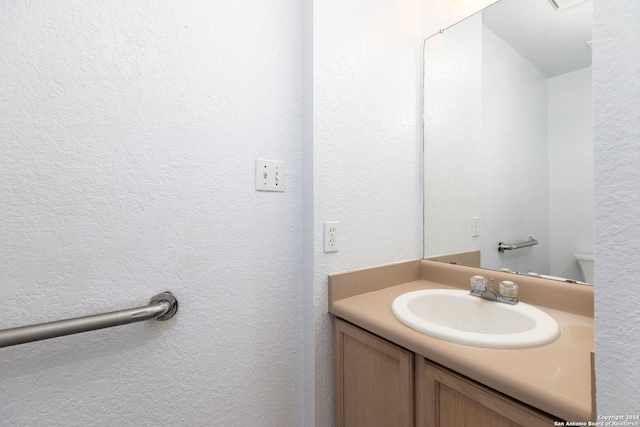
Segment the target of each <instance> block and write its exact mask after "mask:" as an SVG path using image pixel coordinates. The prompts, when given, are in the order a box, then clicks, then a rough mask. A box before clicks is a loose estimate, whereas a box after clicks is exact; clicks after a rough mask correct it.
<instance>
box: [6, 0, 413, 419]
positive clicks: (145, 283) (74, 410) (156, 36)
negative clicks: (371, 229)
mask: <svg viewBox="0 0 640 427" xmlns="http://www.w3.org/2000/svg"><path fill="white" fill-rule="evenodd" d="M301 16H302V11H301V2H299V1H294V0H274V1H270V2H263V1H249V0H242V1H236V2H219V1H217V2H211V1H204V0H188V1H168V2H161V3H158V2H154V1H146V0H142V1H135V2H130V1H119V0H114V1H108V2H104V1H95V0H82V1H66V2H47V1H41V0H25V1H20V2H2V3H1V4H0V56H1V57H2V61H1V62H0V87H1V90H0V152H1V153H2V155H1V156H0V200H1V201H2V202H1V204H2V212H3V213H2V215H0V294H1V295H2V305H3V307H2V311H1V312H0V325H1V327H3V328H5V327H10V326H18V325H25V324H31V323H36V322H42V321H47V320H56V319H62V318H67V317H73V316H80V315H84V314H91V313H99V312H105V311H111V310H116V309H121V308H128V307H134V306H138V305H144V304H146V303H147V302H148V300H149V298H151V296H153V295H154V294H155V293H157V292H159V291H164V290H171V291H172V292H174V293H175V294H176V296H177V297H178V299H179V302H180V310H179V312H178V315H177V317H176V318H174V319H172V320H170V321H168V322H166V323H160V322H154V321H151V322H146V323H144V324H136V325H129V326H123V327H119V328H114V329H109V330H103V331H97V332H92V333H86V334H81V335H75V336H71V337H65V338H58V339H55V340H49V341H45V342H40V343H32V344H25V345H21V346H17V347H12V348H6V349H2V350H0V396H1V397H0V426H3V427H4V426H6V427H9V426H11V427H13V426H40V425H47V426H65V427H68V426H83V427H84V426H89V425H114V426H115V425H117V426H133V425H136V426H154V427H155V426H179V425H189V426H296V425H303V408H304V405H303V388H304V380H305V374H304V372H306V370H307V369H304V368H303V357H302V355H303V348H302V342H303V340H302V334H303V329H302V321H303V314H302V309H303V301H302V293H301V288H303V287H304V286H305V283H304V282H303V274H302V269H303V259H302V252H303V246H302V245H303V243H302V239H301V236H302V200H303V196H302V194H303V188H304V187H303V185H305V182H303V180H302V164H301V163H302V158H303V156H302V150H303V145H302V143H301V139H302V137H303V132H302V112H301V111H302V110H303V105H302V94H301V87H302V77H301V72H302V51H303V46H302V44H301V43H302V29H301V26H302V22H301ZM304 49H309V48H304ZM410 65H412V64H410ZM409 104H411V103H410V102H409ZM409 123H411V119H410V120H409ZM398 145H400V146H401V147H402V145H403V144H402V143H400V144H398ZM407 145H408V144H407ZM412 148H414V147H412ZM407 150H408V148H407V147H404V148H401V152H402V153H404V152H405V151H407ZM256 157H265V158H272V159H277V160H284V161H285V162H286V174H287V175H286V191H285V192H284V193H276V194H274V193H258V192H256V191H254V159H255V158H256ZM356 160H357V159H356ZM398 161H399V160H398ZM414 181H415V180H414ZM410 185H411V184H410ZM413 185H415V183H414V184H413ZM406 191H407V192H408V191H409V190H406ZM407 221H408V223H409V224H411V226H412V227H413V228H415V227H416V224H418V223H419V221H417V219H414V218H413V217H408V218H407ZM387 230H389V228H387ZM404 234H406V233H404ZM402 237H404V235H402ZM403 243H405V242H404V241H403ZM347 246H348V245H347ZM408 246H410V247H411V248H413V246H415V245H408ZM402 255H403V256H404V255H405V254H402ZM373 261H377V260H373ZM306 286H311V284H310V283H308V282H307V284H306Z"/></svg>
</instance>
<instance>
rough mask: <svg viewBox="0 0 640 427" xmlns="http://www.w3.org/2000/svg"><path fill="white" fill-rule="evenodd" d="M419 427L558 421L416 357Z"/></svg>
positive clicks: (527, 425) (510, 426)
mask: <svg viewBox="0 0 640 427" xmlns="http://www.w3.org/2000/svg"><path fill="white" fill-rule="evenodd" d="M416 364H417V366H416V368H417V369H416V374H417V379H416V398H417V402H416V407H417V409H416V424H417V425H418V426H420V427H467V426H474V427H516V426H522V427H538V426H540V427H542V426H544V427H549V426H552V425H554V421H556V419H555V418H553V417H551V416H549V415H548V414H546V413H544V412H541V411H538V410H536V409H535V408H532V407H530V406H528V405H525V404H523V403H521V402H518V401H517V400H515V399H511V398H510V397H507V396H505V395H502V394H500V393H498V392H496V391H494V390H492V389H490V388H487V387H485V386H483V385H481V384H479V383H476V382H475V381H472V380H470V379H469V378H466V377H463V376H461V375H458V374H456V373H454V372H452V371H449V370H448V369H445V368H442V367H440V366H437V365H434V364H432V363H429V362H427V361H426V360H425V359H424V358H421V357H416Z"/></svg>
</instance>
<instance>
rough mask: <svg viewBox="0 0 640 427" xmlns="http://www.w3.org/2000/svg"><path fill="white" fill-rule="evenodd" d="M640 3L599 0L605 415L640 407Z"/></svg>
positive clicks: (600, 344) (600, 377) (598, 229)
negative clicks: (639, 285) (639, 311)
mask: <svg viewBox="0 0 640 427" xmlns="http://www.w3.org/2000/svg"><path fill="white" fill-rule="evenodd" d="M638 22H640V3H639V2H635V1H622V0H615V1H611V0H594V2H593V23H594V26H593V66H592V67H593V101H594V110H593V111H594V128H593V129H594V130H593V134H594V164H595V169H594V181H595V282H596V286H595V293H596V307H595V311H596V376H597V401H598V415H627V414H631V415H637V414H640V401H639V400H638V396H639V395H640V381H639V380H638V379H639V375H638V366H639V365H640V352H638V348H639V346H640V316H639V315H638V307H640V293H639V292H638V276H640V262H638V261H639V259H638V254H640V227H638V218H639V217H640V196H639V195H640V168H639V167H638V165H639V164H640V144H639V141H640V125H639V124H640V80H639V77H638V76H640V27H639V26H638Z"/></svg>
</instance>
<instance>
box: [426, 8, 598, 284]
mask: <svg viewBox="0 0 640 427" xmlns="http://www.w3.org/2000/svg"><path fill="white" fill-rule="evenodd" d="M565 2H566V0H565ZM552 3H556V2H552V1H549V0H501V1H499V2H497V3H494V4H493V5H491V6H489V7H487V8H486V9H484V10H482V11H481V12H479V13H477V14H475V15H473V16H471V17H469V18H467V19H465V20H464V21H462V22H459V23H457V24H456V25H453V26H452V27H449V28H447V29H445V30H442V31H441V32H440V33H438V34H436V35H434V36H432V37H429V38H428V39H427V40H426V41H425V46H424V82H423V91H424V92H423V95H424V98H423V100H424V135H423V136H424V212H425V215H424V242H425V243H424V257H425V258H433V257H438V256H441V255H447V254H458V253H468V252H471V253H478V252H479V254H480V261H479V262H480V266H481V267H483V268H489V269H503V268H504V269H509V270H511V271H514V272H518V273H520V274H528V273H537V274H542V275H547V276H552V277H556V278H561V279H565V278H566V279H570V280H578V281H589V280H588V279H586V278H585V276H584V275H583V273H582V270H581V268H580V265H579V263H578V260H577V259H576V256H575V255H576V254H587V255H589V254H593V196H592V195H593V156H592V147H593V143H592V139H593V138H592V117H591V114H592V113H591V11H592V5H591V0H585V1H581V2H576V1H575V0H571V1H570V2H569V5H568V7H566V6H567V5H564V7H563V6H562V5H560V8H559V9H558V8H556V7H555V6H557V5H558V4H556V5H555V6H554V5H553V4H552ZM557 3H561V2H559V1H558V2H557ZM530 237H532V238H534V239H536V240H537V242H538V243H537V244H536V245H533V246H526V247H523V248H520V249H513V250H505V251H504V252H500V251H499V250H498V244H499V242H505V243H506V244H515V243H520V242H525V241H527V240H528V239H529V238H530ZM591 281H592V279H591Z"/></svg>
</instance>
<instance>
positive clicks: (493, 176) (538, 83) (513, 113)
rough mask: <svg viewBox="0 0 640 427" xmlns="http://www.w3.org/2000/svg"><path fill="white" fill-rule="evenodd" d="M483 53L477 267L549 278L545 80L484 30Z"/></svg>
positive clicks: (491, 33) (512, 51)
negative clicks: (532, 242)
mask: <svg viewBox="0 0 640 427" xmlns="http://www.w3.org/2000/svg"><path fill="white" fill-rule="evenodd" d="M482 50H483V52H482V58H483V60H482V151H481V153H482V157H481V162H480V165H481V168H482V174H481V180H482V214H481V215H480V216H481V218H482V235H481V239H482V251H481V252H482V265H483V266H484V267H488V268H510V269H512V270H516V271H527V270H532V271H536V272H539V273H540V272H543V273H548V272H549V178H548V165H549V160H548V159H549V156H548V146H547V105H548V96H547V78H546V77H545V76H544V74H542V73H541V72H540V71H539V70H538V69H537V68H535V67H534V66H533V65H532V64H531V63H530V62H529V61H527V60H526V59H525V58H523V57H522V56H521V55H520V53H519V52H517V51H516V50H514V49H513V48H512V47H511V46H509V45H508V44H507V43H505V42H504V40H502V39H501V38H500V37H498V36H497V35H496V34H495V33H494V32H493V31H491V30H490V29H488V28H487V27H483V32H482ZM529 236H532V237H534V238H536V239H538V240H539V244H538V245H536V246H531V247H526V248H522V249H518V250H514V251H505V252H504V253H500V252H498V247H497V244H498V242H501V241H502V242H507V243H510V242H522V241H525V240H527V238H528V237H529Z"/></svg>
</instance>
